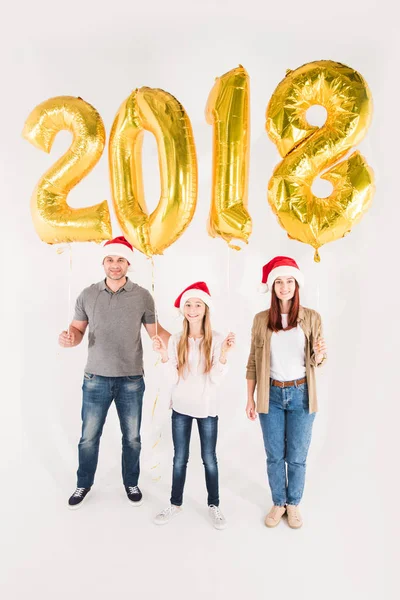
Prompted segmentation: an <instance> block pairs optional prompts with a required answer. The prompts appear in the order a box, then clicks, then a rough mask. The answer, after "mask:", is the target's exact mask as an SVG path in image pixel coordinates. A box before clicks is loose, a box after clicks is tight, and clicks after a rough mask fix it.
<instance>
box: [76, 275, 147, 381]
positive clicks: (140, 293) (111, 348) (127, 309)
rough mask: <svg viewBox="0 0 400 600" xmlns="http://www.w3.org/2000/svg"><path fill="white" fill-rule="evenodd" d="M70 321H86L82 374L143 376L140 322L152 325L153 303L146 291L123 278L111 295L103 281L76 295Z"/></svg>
mask: <svg viewBox="0 0 400 600" xmlns="http://www.w3.org/2000/svg"><path fill="white" fill-rule="evenodd" d="M74 319H75V320H77V321H88V323H89V346H88V348H89V349H88V361H87V364H86V367H85V370H86V372H88V373H94V374H95V375H103V376H105V377H122V376H127V375H128V376H132V375H143V349H142V338H141V327H142V323H155V313H154V302H153V298H152V296H151V294H150V292H148V291H147V290H145V289H144V288H142V287H140V285H137V284H136V283H133V282H132V281H130V280H129V279H128V278H127V281H126V283H125V285H124V286H123V287H122V288H120V289H119V290H118V291H117V292H112V291H111V290H110V289H109V288H108V287H107V286H106V283H105V280H104V281H100V282H99V283H94V284H93V285H91V286H89V287H87V288H85V289H84V290H83V292H82V293H81V294H80V295H79V296H78V298H77V300H76V305H75V315H74Z"/></svg>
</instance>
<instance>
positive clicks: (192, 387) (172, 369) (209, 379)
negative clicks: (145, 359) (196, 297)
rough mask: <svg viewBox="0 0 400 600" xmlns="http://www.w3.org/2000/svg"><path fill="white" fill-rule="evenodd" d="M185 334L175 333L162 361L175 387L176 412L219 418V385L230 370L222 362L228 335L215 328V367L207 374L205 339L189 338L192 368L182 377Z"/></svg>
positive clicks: (213, 356) (170, 382)
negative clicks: (180, 366) (180, 364)
mask: <svg viewBox="0 0 400 600" xmlns="http://www.w3.org/2000/svg"><path fill="white" fill-rule="evenodd" d="M181 335H182V334H181V333H178V334H175V335H171V337H170V338H169V342H168V357H169V360H168V361H167V362H166V363H163V362H161V363H160V364H161V368H162V370H163V373H164V376H165V377H166V379H167V381H168V383H169V384H170V386H171V407H172V408H173V409H174V410H176V412H179V413H182V414H183V415H189V416H191V417H198V418H204V417H215V416H217V414H218V407H217V387H218V384H219V383H220V382H221V380H222V378H223V377H224V375H225V373H226V372H227V370H228V365H227V363H226V364H222V363H221V362H220V361H219V357H220V354H221V344H222V342H223V341H224V337H223V336H222V335H221V334H219V333H217V332H215V331H213V336H212V345H211V356H212V367H211V371H210V372H209V373H204V366H205V360H204V356H203V355H202V353H201V352H200V344H201V342H202V338H201V339H193V338H190V337H189V356H188V362H189V368H186V370H185V373H184V375H183V377H178V370H177V364H178V353H177V349H178V342H179V340H180V337H181Z"/></svg>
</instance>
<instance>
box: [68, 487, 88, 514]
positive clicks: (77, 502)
mask: <svg viewBox="0 0 400 600" xmlns="http://www.w3.org/2000/svg"><path fill="white" fill-rule="evenodd" d="M90 490H91V488H79V487H78V488H76V490H75V491H74V493H73V494H72V496H71V498H70V499H69V500H68V508H71V509H75V508H79V507H80V506H81V504H82V502H83V501H84V499H85V498H86V495H87V494H88V493H89V492H90Z"/></svg>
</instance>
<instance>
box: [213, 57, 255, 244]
mask: <svg viewBox="0 0 400 600" xmlns="http://www.w3.org/2000/svg"><path fill="white" fill-rule="evenodd" d="M206 120H207V123H208V124H209V125H213V128H214V143H213V188H212V201H211V210H210V216H209V221H208V233H209V234H210V235H211V236H212V237H217V236H219V237H221V238H223V239H224V240H226V241H227V242H228V244H229V245H230V246H231V247H232V248H235V249H236V250H239V249H240V248H239V247H238V246H234V245H232V244H231V240H232V239H233V238H236V239H240V240H243V241H245V242H246V243H247V242H248V238H249V236H250V234H251V217H250V215H249V213H248V211H247V203H248V176H249V175H248V174H249V154H250V101H249V76H248V74H247V72H246V69H244V68H243V67H242V66H241V65H240V66H239V67H237V68H236V69H232V71H229V72H228V73H225V75H222V77H217V79H216V82H215V84H214V87H213V88H212V90H211V92H210V95H209V97H208V101H207V106H206Z"/></svg>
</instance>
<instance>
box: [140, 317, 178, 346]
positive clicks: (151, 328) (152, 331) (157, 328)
mask: <svg viewBox="0 0 400 600" xmlns="http://www.w3.org/2000/svg"><path fill="white" fill-rule="evenodd" d="M143 325H144V327H145V328H146V331H147V333H148V334H149V337H150V339H152V338H153V337H154V336H155V335H156V334H157V335H159V336H160V338H161V339H162V341H163V342H164V344H165V345H166V346H168V340H169V338H170V337H171V334H170V333H169V331H167V330H166V329H164V327H163V326H162V325H160V323H157V325H156V323H143Z"/></svg>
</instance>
